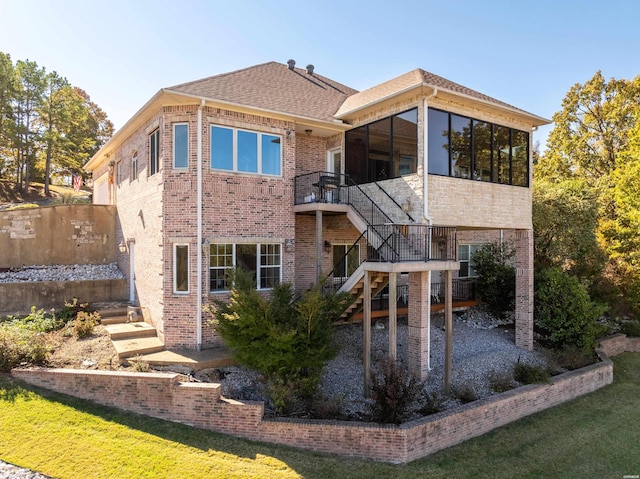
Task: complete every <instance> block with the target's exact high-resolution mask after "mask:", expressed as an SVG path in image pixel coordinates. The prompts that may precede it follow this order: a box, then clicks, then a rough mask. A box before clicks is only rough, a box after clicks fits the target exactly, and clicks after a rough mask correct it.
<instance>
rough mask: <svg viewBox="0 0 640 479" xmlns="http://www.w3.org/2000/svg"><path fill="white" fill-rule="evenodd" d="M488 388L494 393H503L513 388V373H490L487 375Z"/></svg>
mask: <svg viewBox="0 0 640 479" xmlns="http://www.w3.org/2000/svg"><path fill="white" fill-rule="evenodd" d="M487 379H488V380H489V388H490V389H491V390H492V391H493V392H495V393H503V392H505V391H509V390H511V389H513V388H515V387H516V386H515V384H514V382H513V371H510V372H507V371H495V370H494V371H491V372H490V373H489V374H488V377H487Z"/></svg>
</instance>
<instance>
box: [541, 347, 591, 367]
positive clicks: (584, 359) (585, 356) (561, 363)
mask: <svg viewBox="0 0 640 479" xmlns="http://www.w3.org/2000/svg"><path fill="white" fill-rule="evenodd" d="M544 354H545V356H546V358H547V363H548V364H549V368H550V369H551V370H552V373H553V374H556V373H557V374H559V373H562V372H564V371H565V370H569V371H573V370H574V369H580V368H583V367H585V366H588V365H589V364H593V363H594V362H595V360H596V355H595V353H594V351H593V350H591V349H581V348H579V347H577V346H576V345H565V346H562V347H560V348H557V349H546V350H544Z"/></svg>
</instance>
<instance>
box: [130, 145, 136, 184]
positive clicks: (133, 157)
mask: <svg viewBox="0 0 640 479" xmlns="http://www.w3.org/2000/svg"><path fill="white" fill-rule="evenodd" d="M137 179H138V152H137V151H134V152H133V153H132V154H131V175H130V176H129V182H132V181H135V180H137Z"/></svg>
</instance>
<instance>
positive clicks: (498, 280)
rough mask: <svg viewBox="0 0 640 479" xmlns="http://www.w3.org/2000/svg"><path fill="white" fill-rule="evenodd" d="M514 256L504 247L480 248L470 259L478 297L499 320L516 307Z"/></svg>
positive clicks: (513, 251)
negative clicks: (476, 276) (475, 276)
mask: <svg viewBox="0 0 640 479" xmlns="http://www.w3.org/2000/svg"><path fill="white" fill-rule="evenodd" d="M514 255H515V249H514V248H513V246H512V245H510V244H507V243H502V244H499V243H492V244H486V245H483V246H482V247H480V248H479V249H478V250H477V251H476V252H475V253H474V255H473V268H474V269H475V271H476V273H477V274H478V278H477V279H476V284H477V291H478V294H479V295H480V298H481V299H482V301H483V302H484V303H485V304H486V305H487V307H488V309H489V310H490V311H491V313H493V314H494V315H496V316H497V317H499V318H502V317H504V315H505V313H507V312H509V311H513V309H514V305H515V297H516V270H515V268H514V267H513V265H512V262H513V257H514Z"/></svg>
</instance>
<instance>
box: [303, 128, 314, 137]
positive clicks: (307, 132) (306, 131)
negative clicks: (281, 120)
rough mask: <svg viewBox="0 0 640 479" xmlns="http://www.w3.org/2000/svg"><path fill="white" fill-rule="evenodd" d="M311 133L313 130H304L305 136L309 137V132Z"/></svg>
mask: <svg viewBox="0 0 640 479" xmlns="http://www.w3.org/2000/svg"><path fill="white" fill-rule="evenodd" d="M312 131H313V130H310V129H307V130H304V132H305V133H306V134H307V136H309V135H311V132H312Z"/></svg>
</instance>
